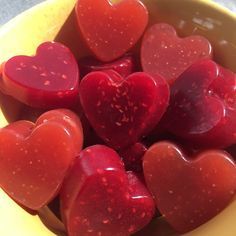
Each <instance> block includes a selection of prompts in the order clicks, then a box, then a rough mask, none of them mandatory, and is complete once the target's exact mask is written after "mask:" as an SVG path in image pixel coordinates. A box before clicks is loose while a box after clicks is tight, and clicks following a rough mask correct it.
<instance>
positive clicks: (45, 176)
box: [0, 110, 82, 210]
mask: <svg viewBox="0 0 236 236" xmlns="http://www.w3.org/2000/svg"><path fill="white" fill-rule="evenodd" d="M74 118H75V115H74V114H73V113H72V112H70V111H67V110H58V111H57V110H55V111H50V112H48V113H45V114H44V115H42V116H41V117H40V118H39V120H38V121H37V122H36V124H34V123H32V122H29V121H18V122H15V123H12V124H10V125H8V126H7V127H5V128H2V129H1V130H0V146H1V149H0V169H1V172H0V186H1V187H2V188H3V189H4V191H5V192H6V193H7V194H8V195H9V196H10V197H12V198H13V199H14V200H15V201H17V202H18V203H20V204H22V205H24V206H26V207H28V208H30V209H34V210H37V209H39V208H41V207H42V206H44V205H46V204H47V203H48V202H49V201H50V200H51V199H52V198H53V197H54V196H55V195H56V194H57V192H58V190H59V188H60V186H61V184H62V181H63V179H64V177H65V175H66V173H67V171H68V168H69V167H70V166H71V163H72V162H73V161H74V159H75V156H76V155H77V154H78V152H79V151H80V149H81V144H82V130H81V125H80V122H79V120H78V118H76V119H74ZM75 142H78V143H75Z"/></svg>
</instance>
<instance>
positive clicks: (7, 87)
mask: <svg viewBox="0 0 236 236" xmlns="http://www.w3.org/2000/svg"><path fill="white" fill-rule="evenodd" d="M78 85H79V70H78V65H77V62H76V60H75V58H74V56H73V54H72V53H71V52H70V50H69V49H68V48H66V47H65V46H64V45H62V44H60V43H54V42H46V43H43V44H41V45H40V46H39V47H38V49H37V53H36V56H34V57H28V56H16V57H13V58H11V59H10V60H8V61H7V62H6V63H5V64H4V65H3V78H2V82H1V90H2V92H4V93H6V94H8V95H11V96H13V97H14V98H16V99H17V100H19V101H21V102H23V103H25V104H27V105H29V106H32V107H39V108H52V107H71V106H72V105H73V104H74V103H75V102H76V101H78Z"/></svg>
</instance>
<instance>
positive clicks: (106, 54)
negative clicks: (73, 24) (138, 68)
mask: <svg viewBox="0 0 236 236" xmlns="http://www.w3.org/2000/svg"><path fill="white" fill-rule="evenodd" d="M76 15H77V20H78V25H79V28H80V30H81V32H82V35H83V37H84V39H85V41H86V43H87V45H88V47H89V48H90V49H91V51H92V52H93V53H94V54H95V55H96V57H97V58H98V59H100V60H101V61H112V60H114V59H116V58H118V57H120V56H122V55H123V54H125V53H126V52H127V51H128V50H129V49H130V48H132V47H133V46H134V45H135V44H136V42H137V41H138V39H139V38H140V36H141V35H142V33H143V31H144V29H145V27H146V25H147V22H148V12H147V9H146V7H145V6H144V5H143V3H142V2H141V1H139V0H125V1H120V2H119V3H111V2H110V1H109V0H96V1H94V0H79V1H78V3H77V6H76Z"/></svg>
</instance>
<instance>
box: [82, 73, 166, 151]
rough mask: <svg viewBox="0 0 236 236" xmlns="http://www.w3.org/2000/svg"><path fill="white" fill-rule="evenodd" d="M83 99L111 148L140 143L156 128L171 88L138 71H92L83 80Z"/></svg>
mask: <svg viewBox="0 0 236 236" xmlns="http://www.w3.org/2000/svg"><path fill="white" fill-rule="evenodd" d="M79 89H80V101H81V105H82V107H83V110H84V112H85V115H86V116H87V118H88V120H89V122H90V123H91V125H92V127H93V128H94V130H95V131H96V133H97V134H98V135H99V136H100V137H101V138H102V139H103V140H104V141H105V142H106V143H107V144H108V145H110V146H111V147H114V148H115V149H121V148H125V147H128V146H129V145H131V144H134V143H135V142H137V141H138V140H139V139H140V138H141V137H142V136H143V135H147V134H148V132H150V130H151V129H152V128H153V127H155V125H156V124H157V123H158V122H159V120H160V119H161V117H162V115H163V114H164V112H165V110H166V108H167V105H168V102H169V88H168V85H167V83H166V82H165V80H164V79H163V78H161V77H160V76H156V77H155V80H154V79H153V78H152V77H151V76H149V75H148V74H146V73H143V72H137V73H133V74H131V75H129V76H128V77H127V78H126V79H124V78H122V77H121V76H120V75H119V74H118V73H116V72H115V71H112V70H109V71H103V72H91V73H89V74H88V75H87V76H85V77H84V79H83V80H82V81H81V84H80V88H79Z"/></svg>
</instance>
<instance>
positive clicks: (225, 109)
mask: <svg viewBox="0 0 236 236" xmlns="http://www.w3.org/2000/svg"><path fill="white" fill-rule="evenodd" d="M235 84H236V75H235V74H234V73H233V72H231V71H229V70H227V69H225V68H222V67H220V66H219V65H217V64H216V63H215V62H213V61H211V60H203V61H201V62H197V63H195V64H194V65H192V66H191V67H190V68H189V69H188V70H186V71H185V72H184V73H183V74H182V75H181V76H180V77H179V78H178V79H177V80H176V81H175V83H174V84H173V85H172V87H171V100H170V106H169V108H168V111H167V113H166V115H165V117H164V118H163V123H164V125H165V126H166V128H167V129H168V130H169V131H170V132H171V133H173V134H175V135H176V136H178V137H181V138H183V139H184V140H185V141H186V142H188V143H190V144H191V145H195V146H200V147H207V148H209V147H227V146H230V145H232V144H235V143H236V86H235Z"/></svg>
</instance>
